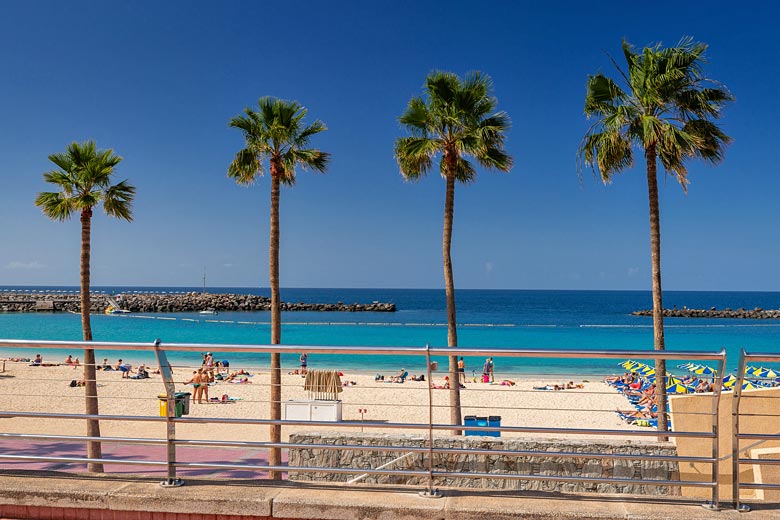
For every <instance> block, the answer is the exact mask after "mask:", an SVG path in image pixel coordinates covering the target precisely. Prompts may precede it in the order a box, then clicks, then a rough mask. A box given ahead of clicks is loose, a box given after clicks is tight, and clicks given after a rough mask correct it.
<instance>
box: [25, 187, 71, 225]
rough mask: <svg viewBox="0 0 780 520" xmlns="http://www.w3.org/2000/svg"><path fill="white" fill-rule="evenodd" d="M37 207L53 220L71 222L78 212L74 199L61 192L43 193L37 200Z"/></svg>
mask: <svg viewBox="0 0 780 520" xmlns="http://www.w3.org/2000/svg"><path fill="white" fill-rule="evenodd" d="M35 205H36V206H38V207H39V208H41V211H43V214H44V215H46V216H47V217H49V218H50V219H52V220H59V221H65V220H69V219H70V217H72V216H73V213H74V212H75V211H76V209H77V208H76V206H75V204H74V202H73V199H72V198H70V197H66V196H64V195H63V194H62V193H59V192H41V193H39V194H38V196H37V197H36V198H35Z"/></svg>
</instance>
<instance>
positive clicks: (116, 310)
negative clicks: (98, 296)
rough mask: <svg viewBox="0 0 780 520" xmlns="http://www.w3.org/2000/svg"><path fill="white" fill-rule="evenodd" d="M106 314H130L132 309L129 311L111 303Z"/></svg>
mask: <svg viewBox="0 0 780 520" xmlns="http://www.w3.org/2000/svg"><path fill="white" fill-rule="evenodd" d="M106 314H108V315H113V314H130V311H127V310H125V309H120V308H118V307H114V306H113V305H109V306H108V307H106Z"/></svg>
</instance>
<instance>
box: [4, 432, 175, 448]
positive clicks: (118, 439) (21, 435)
mask: <svg viewBox="0 0 780 520" xmlns="http://www.w3.org/2000/svg"><path fill="white" fill-rule="evenodd" d="M0 439H30V440H39V441H75V442H90V441H99V442H109V443H112V442H116V443H127V444H160V445H165V444H166V442H167V441H166V440H165V439H144V438H141V437H90V436H87V435H41V434H31V433H0Z"/></svg>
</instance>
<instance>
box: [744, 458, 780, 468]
mask: <svg viewBox="0 0 780 520" xmlns="http://www.w3.org/2000/svg"><path fill="white" fill-rule="evenodd" d="M738 462H739V463H740V464H750V465H751V466H761V465H764V464H766V465H767V466H778V465H780V459H739V460H738Z"/></svg>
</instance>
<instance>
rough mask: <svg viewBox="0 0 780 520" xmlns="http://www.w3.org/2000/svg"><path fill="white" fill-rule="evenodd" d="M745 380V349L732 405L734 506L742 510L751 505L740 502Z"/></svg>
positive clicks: (738, 371) (741, 355) (732, 484)
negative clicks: (740, 459) (741, 419)
mask: <svg viewBox="0 0 780 520" xmlns="http://www.w3.org/2000/svg"><path fill="white" fill-rule="evenodd" d="M744 381H745V349H742V350H741V351H740V353H739V365H737V381H736V383H734V402H733V403H732V406H731V429H732V435H733V436H732V439H731V472H732V474H731V488H732V492H733V499H734V508H735V509H736V510H737V511H739V512H741V513H744V512H747V511H750V506H748V505H747V504H740V502H739V401H740V399H741V398H742V384H743V383H744Z"/></svg>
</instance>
